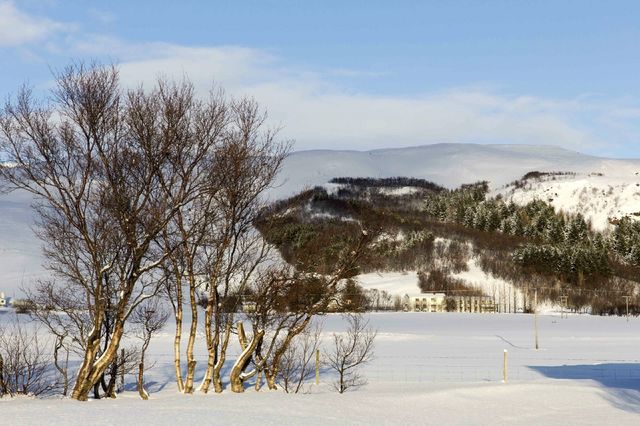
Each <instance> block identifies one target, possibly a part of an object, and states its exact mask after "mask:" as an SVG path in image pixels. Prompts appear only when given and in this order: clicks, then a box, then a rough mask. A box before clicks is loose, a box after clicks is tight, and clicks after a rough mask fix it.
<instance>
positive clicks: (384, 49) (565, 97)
mask: <svg viewBox="0 0 640 426" xmlns="http://www.w3.org/2000/svg"><path fill="white" fill-rule="evenodd" d="M639 42H640V2H637V1H589V0H581V1H571V0H555V1H535V2H531V1H487V0H483V1H453V0H451V1H421V2H420V1H414V2H410V1H404V2H403V1H393V2H392V1H385V2H383V1H371V0H370V1H322V2H320V1H270V0H262V1H194V0H183V1H180V2H177V1H162V2H161V1H154V2H152V1H109V2H89V1H80V0H67V1H62V0H59V1H57V0H24V1H6V0H0V69H1V70H2V71H1V74H0V75H1V78H0V93H2V94H8V93H10V92H13V91H15V90H16V88H17V87H18V86H19V85H20V84H21V83H22V82H24V81H28V82H29V83H30V84H32V85H34V86H35V87H36V88H37V89H43V88H46V87H47V86H48V85H49V84H50V79H51V77H50V73H49V68H50V67H53V68H56V67H61V66H64V64H66V63H68V61H70V60H71V59H78V58H84V59H89V58H95V59H99V60H102V61H117V62H118V63H120V64H121V68H122V78H123V82H124V83H125V84H136V83H139V82H141V81H142V82H147V83H148V84H151V82H152V81H153V79H154V78H155V77H157V76H158V75H159V74H163V75H169V76H176V77H180V76H182V75H185V74H186V75H188V76H189V78H190V79H191V80H192V81H193V82H194V84H195V85H196V87H197V88H198V89H199V90H201V91H202V92H203V93H205V92H206V91H207V90H208V89H209V88H210V87H211V85H212V82H215V83H216V84H217V85H219V86H222V87H223V88H225V90H227V91H228V92H229V93H230V94H233V95H251V96H254V97H255V98H256V99H257V100H258V101H259V102H261V103H262V104H263V105H264V106H265V107H266V108H267V109H268V110H269V113H270V117H271V120H272V124H273V125H280V126H283V130H282V135H283V137H286V138H291V139H295V141H296V145H295V146H296V148H297V149H314V148H343V149H371V148H381V147H394V146H406V145H418V144H425V143H436V142H478V143H527V144H552V145H559V146H563V147H566V148H569V149H574V150H578V151H582V152H586V153H591V154H598V155H606V156H616V157H640V153H637V149H636V147H640V72H638V71H639V69H640V43H639Z"/></svg>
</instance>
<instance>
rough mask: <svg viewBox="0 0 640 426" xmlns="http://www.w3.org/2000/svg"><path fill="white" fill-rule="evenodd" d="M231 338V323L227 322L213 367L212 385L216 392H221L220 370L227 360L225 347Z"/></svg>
mask: <svg viewBox="0 0 640 426" xmlns="http://www.w3.org/2000/svg"><path fill="white" fill-rule="evenodd" d="M230 339H231V323H230V322H227V324H226V326H225V330H224V337H223V338H222V344H221V345H220V353H219V354H218V360H217V361H216V364H215V365H214V367H213V377H212V379H213V387H214V389H215V391H216V393H221V392H222V390H223V388H222V376H221V373H220V372H221V371H222V367H223V366H224V363H225V361H226V360H227V348H228V347H229V340H230Z"/></svg>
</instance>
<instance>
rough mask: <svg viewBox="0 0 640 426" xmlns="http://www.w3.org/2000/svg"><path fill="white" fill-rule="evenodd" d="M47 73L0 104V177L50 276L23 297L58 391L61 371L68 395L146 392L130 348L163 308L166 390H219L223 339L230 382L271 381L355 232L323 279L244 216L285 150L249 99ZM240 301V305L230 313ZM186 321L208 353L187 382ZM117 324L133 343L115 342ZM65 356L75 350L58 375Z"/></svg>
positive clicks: (112, 77) (334, 278)
mask: <svg viewBox="0 0 640 426" xmlns="http://www.w3.org/2000/svg"><path fill="white" fill-rule="evenodd" d="M55 80H56V83H57V84H56V86H55V89H54V90H53V91H52V97H51V101H50V102H49V103H43V102H41V101H39V100H38V99H36V98H35V97H34V96H32V94H31V92H30V90H29V89H27V88H25V89H23V90H21V91H20V92H19V93H18V94H17V96H16V97H15V99H14V100H12V101H10V102H8V103H7V104H6V105H5V106H4V108H3V109H2V110H1V112H0V151H1V152H2V153H3V155H4V157H5V158H6V159H7V160H8V162H7V163H5V164H4V166H3V165H0V180H2V181H3V182H4V184H5V185H7V187H8V189H10V190H22V191H27V192H30V193H31V194H32V195H33V196H34V199H35V204H34V208H35V210H36V212H37V217H38V223H37V232H38V236H39V237H40V238H41V240H42V241H43V243H44V254H45V258H46V262H47V263H46V265H45V266H46V267H47V268H48V269H49V270H50V271H51V272H52V274H51V279H49V280H42V281H40V282H38V283H37V284H35V285H34V286H32V287H30V288H29V289H27V291H28V293H29V299H30V301H31V303H32V306H33V307H34V315H35V316H36V317H37V318H38V319H39V320H40V321H41V322H42V323H43V324H44V326H45V327H46V328H47V329H48V330H49V332H50V333H51V334H52V335H53V336H54V338H55V352H54V358H55V359H54V361H55V362H54V364H55V366H56V368H57V370H58V371H59V372H60V374H61V376H62V377H63V382H64V383H65V386H64V387H65V389H64V391H65V393H66V391H67V386H69V382H70V381H73V388H72V390H71V397H72V398H74V399H77V400H81V401H82V400H86V399H87V398H88V397H89V394H90V393H91V392H92V391H93V395H94V397H96V398H99V397H101V396H107V397H114V396H115V393H116V391H117V388H118V380H119V378H120V377H122V375H123V374H124V372H128V371H137V372H138V389H139V391H140V395H141V396H142V397H143V398H146V396H147V393H146V391H145V390H144V387H143V373H144V370H145V352H146V349H147V348H148V346H149V342H150V339H151V336H152V335H153V334H154V333H155V332H157V331H158V330H159V329H160V328H161V327H162V326H163V324H164V322H165V321H166V320H167V314H166V308H165V306H170V308H168V309H170V311H171V313H172V314H173V315H172V316H173V318H174V320H175V338H174V358H175V376H176V383H177V386H178V389H179V390H180V391H181V392H183V393H193V392H194V391H195V390H196V389H199V390H200V391H202V392H205V393H206V392H208V391H209V390H210V389H211V387H213V389H214V390H215V391H216V392H222V390H223V380H222V371H223V368H222V367H223V365H224V364H225V361H226V360H227V357H228V350H229V347H230V344H231V341H232V339H235V338H237V339H238V343H239V345H240V347H241V353H240V354H239V355H238V356H237V358H236V359H235V362H234V364H233V367H232V368H231V371H230V373H229V377H228V380H229V382H230V385H231V389H232V390H233V391H234V392H242V391H243V390H244V382H245V381H246V380H247V379H249V378H251V377H254V376H256V375H257V376H256V377H259V378H261V377H263V376H264V377H265V379H266V382H267V384H268V387H269V388H271V389H273V388H275V387H276V382H277V381H278V378H279V377H281V375H280V368H281V365H282V363H283V362H284V361H283V360H284V359H286V357H287V356H289V355H290V352H288V350H289V347H290V346H291V344H292V342H293V341H294V339H296V338H297V336H299V335H301V334H302V333H304V332H305V330H306V329H307V327H308V326H309V324H310V323H311V321H312V318H313V317H314V316H315V315H316V314H318V313H322V312H325V311H326V310H327V309H328V306H329V304H330V303H331V301H332V300H334V299H335V298H336V294H337V292H338V286H339V283H340V282H342V281H343V280H345V279H348V278H351V277H353V276H354V275H356V274H357V266H356V265H357V261H358V258H359V257H360V255H361V253H362V252H363V250H364V247H365V246H366V244H367V243H368V240H369V239H368V237H367V235H366V232H364V233H363V234H362V236H361V237H360V238H358V239H354V240H353V241H352V242H351V244H350V245H349V246H347V247H344V249H343V250H342V252H341V253H340V256H338V257H339V261H338V262H337V263H336V265H335V267H334V268H333V270H332V271H329V273H327V274H323V275H318V274H313V273H309V272H306V273H305V272H304V268H298V267H292V266H288V265H283V264H282V262H281V261H279V259H278V258H277V256H272V252H271V246H270V245H269V244H267V243H266V242H265V240H264V239H263V238H262V236H261V235H260V233H259V232H257V231H256V229H255V227H254V225H255V222H256V220H258V218H259V217H260V214H261V211H262V209H263V207H264V201H263V197H262V195H263V193H264V191H265V190H266V189H267V188H268V187H269V186H271V185H272V184H273V182H274V178H275V177H276V175H277V173H278V171H279V170H280V167H281V164H282V161H283V160H284V158H285V156H286V154H287V152H288V149H289V145H288V144H287V143H283V142H281V141H279V140H278V138H277V131H274V130H270V129H267V128H266V126H265V120H266V115H265V113H264V112H263V111H262V110H261V109H260V108H259V107H258V105H257V104H256V103H255V102H254V101H253V100H251V99H231V98H229V97H227V96H225V95H224V93H222V92H219V91H218V92H211V93H210V94H209V96H207V97H205V98H201V97H198V96H196V94H195V93H194V89H193V87H192V85H191V84H190V83H188V82H180V83H174V82H168V81H165V80H158V81H157V83H156V84H155V85H154V87H152V88H143V87H139V88H135V89H123V88H122V87H121V85H120V82H119V79H118V70H117V68H116V67H113V66H107V67H104V66H97V65H89V66H87V65H84V64H74V65H71V66H69V67H67V68H66V69H65V70H63V71H62V72H60V73H58V74H56V75H55ZM296 266H298V265H296ZM307 287H312V288H313V289H314V290H313V291H311V292H309V291H307V290H305V289H306V288H307ZM309 293H313V294H314V295H316V296H314V297H313V298H310V297H307V294H309ZM247 301H249V302H250V303H251V306H252V307H253V308H252V312H251V313H250V314H249V315H238V314H237V312H239V311H240V310H241V309H240V308H241V307H242V306H243V305H246V303H247ZM199 306H204V307H205V309H204V312H202V311H201V310H200V311H199ZM202 327H203V328H204V345H205V346H206V349H207V353H208V360H207V366H206V372H205V375H204V377H203V378H202V381H201V382H200V384H199V385H198V386H197V385H196V383H195V381H196V377H195V373H196V364H197V361H196V359H195V356H194V350H195V347H196V344H202V341H201V340H199V338H198V329H199V328H202ZM185 328H186V329H187V330H188V334H187V335H186V336H183V334H182V333H183V329H185ZM132 330H133V331H132ZM128 334H133V335H137V336H138V337H140V341H141V342H142V344H141V347H139V348H138V347H133V346H126V344H125V342H126V341H128V340H131V339H127V338H126V337H127V335H128ZM183 340H186V345H184V343H185V342H183ZM183 346H184V347H186V351H185V352H184V353H183ZM70 353H71V354H72V355H74V356H76V357H78V358H80V360H81V364H80V366H79V368H77V369H75V370H74V371H73V372H70V371H69V367H68V358H69V354H70ZM287 354H289V355H287ZM5 363H6V360H5Z"/></svg>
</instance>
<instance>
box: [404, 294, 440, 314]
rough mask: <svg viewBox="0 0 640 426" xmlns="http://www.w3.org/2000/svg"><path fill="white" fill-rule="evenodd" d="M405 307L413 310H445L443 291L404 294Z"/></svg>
mask: <svg viewBox="0 0 640 426" xmlns="http://www.w3.org/2000/svg"><path fill="white" fill-rule="evenodd" d="M404 305H405V309H406V310H408V311H415V312H445V311H446V309H445V308H446V307H445V294H444V293H420V294H413V295H406V296H405V300H404Z"/></svg>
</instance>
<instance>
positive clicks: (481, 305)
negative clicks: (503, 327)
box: [451, 296, 496, 313]
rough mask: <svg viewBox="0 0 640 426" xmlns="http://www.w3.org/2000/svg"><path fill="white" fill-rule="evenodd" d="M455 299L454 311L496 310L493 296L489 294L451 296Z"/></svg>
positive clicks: (476, 311)
mask: <svg viewBox="0 0 640 426" xmlns="http://www.w3.org/2000/svg"><path fill="white" fill-rule="evenodd" d="M451 299H453V300H454V301H455V310H453V312H471V313H490V312H495V311H496V305H495V302H494V301H493V298H491V297H489V296H451Z"/></svg>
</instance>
